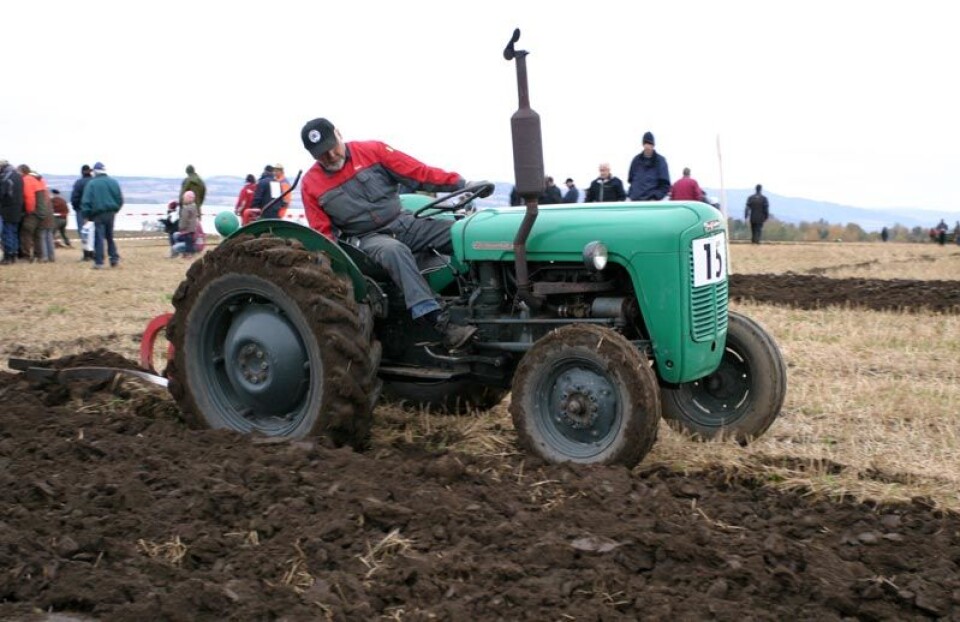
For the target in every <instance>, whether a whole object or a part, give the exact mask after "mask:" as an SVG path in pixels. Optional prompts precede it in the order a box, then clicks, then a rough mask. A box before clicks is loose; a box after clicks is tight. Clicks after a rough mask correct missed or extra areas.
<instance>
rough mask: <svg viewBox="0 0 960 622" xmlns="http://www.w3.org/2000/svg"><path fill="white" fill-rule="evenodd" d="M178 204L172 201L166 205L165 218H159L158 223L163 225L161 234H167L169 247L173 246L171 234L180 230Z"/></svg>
mask: <svg viewBox="0 0 960 622" xmlns="http://www.w3.org/2000/svg"><path fill="white" fill-rule="evenodd" d="M179 210H180V202H179V201H177V200H176V199H174V200H173V201H170V202H169V203H167V215H166V217H165V218H159V219H158V221H159V222H160V224H161V225H163V232H164V233H166V234H167V239H168V240H169V242H170V246H173V234H174V233H176V232H177V231H178V230H179V229H180V211H179Z"/></svg>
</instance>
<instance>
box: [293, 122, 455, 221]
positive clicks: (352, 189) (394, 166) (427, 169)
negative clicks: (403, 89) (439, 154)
mask: <svg viewBox="0 0 960 622" xmlns="http://www.w3.org/2000/svg"><path fill="white" fill-rule="evenodd" d="M346 147H347V154H346V158H347V161H346V162H345V163H344V165H343V168H342V169H340V170H339V171H337V172H335V173H328V172H327V171H325V170H323V168H322V167H321V166H320V163H319V162H318V163H315V164H314V165H313V166H311V167H310V169H309V170H308V171H307V174H306V175H305V176H304V178H303V188H302V189H301V194H302V196H303V208H304V210H305V212H306V215H307V222H308V223H309V224H310V226H311V227H313V228H314V229H316V230H317V231H319V232H320V233H322V234H324V235H325V236H327V237H328V238H333V237H334V231H333V229H334V228H336V229H338V230H339V235H341V236H343V237H350V236H359V235H363V234H365V233H370V232H373V231H378V230H380V229H383V228H384V227H386V226H387V225H389V224H390V223H391V222H393V221H394V220H396V218H397V217H398V216H399V215H400V213H401V211H402V210H401V207H400V195H399V194H398V192H397V186H398V184H403V185H404V186H406V187H407V188H410V189H412V190H425V191H427V192H435V191H439V192H452V191H454V190H459V189H460V188H463V186H464V184H465V183H466V182H465V181H464V179H463V178H462V177H461V176H460V175H458V174H457V173H448V172H447V171H444V170H441V169H439V168H433V167H432V166H427V165H426V164H424V163H423V162H419V161H418V160H416V159H414V158H412V157H410V156H408V155H407V154H405V153H403V152H401V151H397V150H396V149H394V148H393V147H390V146H389V145H387V144H385V143H382V142H379V141H375V140H371V141H362V142H361V141H353V142H349V143H347V144H346Z"/></svg>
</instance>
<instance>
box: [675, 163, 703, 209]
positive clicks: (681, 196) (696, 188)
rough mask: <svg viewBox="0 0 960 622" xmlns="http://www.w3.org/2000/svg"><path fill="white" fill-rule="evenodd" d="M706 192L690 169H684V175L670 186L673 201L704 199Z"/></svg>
mask: <svg viewBox="0 0 960 622" xmlns="http://www.w3.org/2000/svg"><path fill="white" fill-rule="evenodd" d="M703 199H704V193H703V190H702V189H701V188H700V184H698V183H697V180H696V179H694V178H693V177H690V169H689V168H685V169H683V177H681V178H680V179H678V180H677V181H676V182H674V184H673V186H671V188H670V200H671V201H703Z"/></svg>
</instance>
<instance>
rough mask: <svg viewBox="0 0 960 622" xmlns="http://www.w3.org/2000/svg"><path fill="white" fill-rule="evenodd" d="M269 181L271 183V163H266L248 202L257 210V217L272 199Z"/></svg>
mask: <svg viewBox="0 0 960 622" xmlns="http://www.w3.org/2000/svg"><path fill="white" fill-rule="evenodd" d="M271 183H273V165H271V164H267V165H266V166H264V167H263V172H262V173H260V179H258V180H257V188H256V190H254V191H253V200H252V201H251V202H250V207H251V208H253V209H255V210H257V215H258V217H260V215H261V214H262V212H263V208H264V207H266V205H267V204H268V203H270V201H271V200H272V199H273V189H272V188H271V186H270V184H271Z"/></svg>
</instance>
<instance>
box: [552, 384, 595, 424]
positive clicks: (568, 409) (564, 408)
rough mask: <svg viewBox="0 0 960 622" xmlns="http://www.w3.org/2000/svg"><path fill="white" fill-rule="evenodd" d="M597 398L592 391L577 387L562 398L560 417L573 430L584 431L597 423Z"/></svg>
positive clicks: (562, 395) (565, 393) (563, 394)
mask: <svg viewBox="0 0 960 622" xmlns="http://www.w3.org/2000/svg"><path fill="white" fill-rule="evenodd" d="M597 410H599V406H598V405H597V398H596V396H595V395H594V394H593V391H591V390H590V389H585V388H584V387H582V386H580V385H577V386H575V387H573V391H572V392H564V393H562V394H561V396H560V417H561V418H562V419H563V422H564V423H565V424H567V425H569V426H570V427H571V428H574V429H577V430H582V429H584V428H589V427H590V426H592V425H593V424H595V423H596V422H597Z"/></svg>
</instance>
